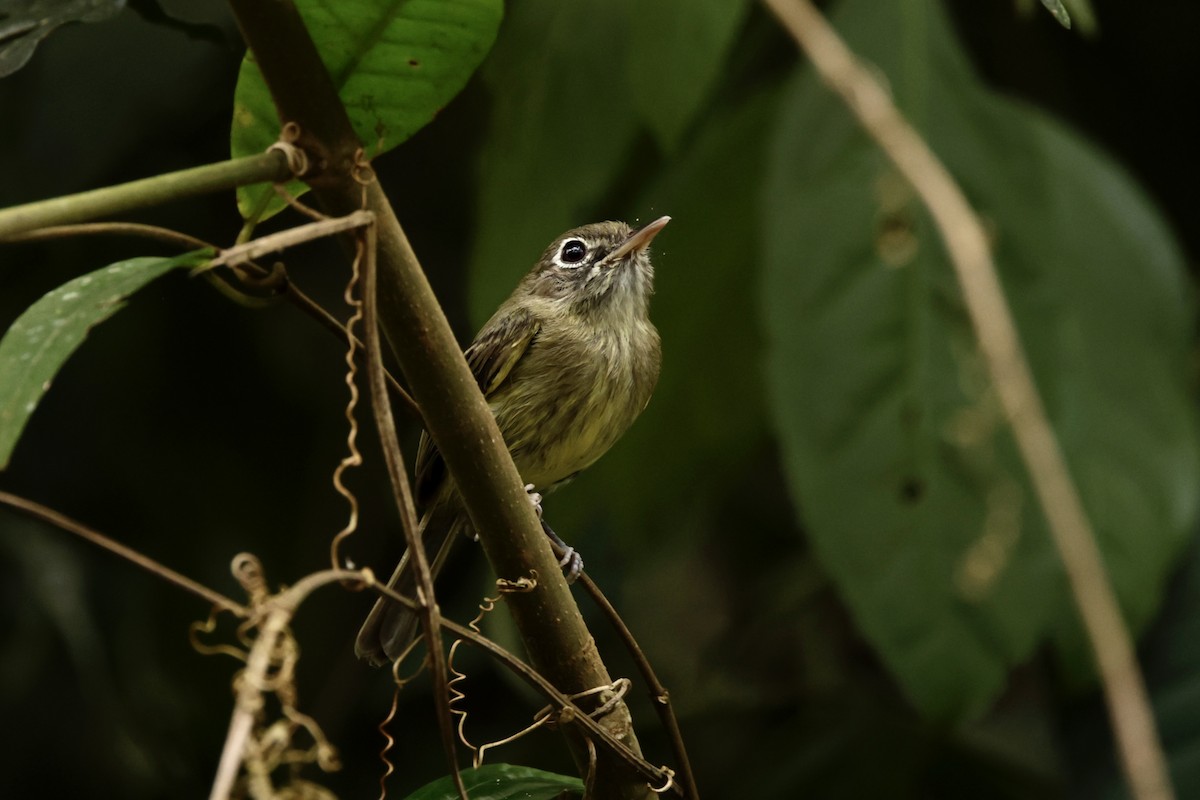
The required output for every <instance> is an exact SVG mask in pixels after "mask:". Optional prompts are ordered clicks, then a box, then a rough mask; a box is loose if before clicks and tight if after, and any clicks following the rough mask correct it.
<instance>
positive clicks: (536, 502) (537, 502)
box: [525, 483, 542, 519]
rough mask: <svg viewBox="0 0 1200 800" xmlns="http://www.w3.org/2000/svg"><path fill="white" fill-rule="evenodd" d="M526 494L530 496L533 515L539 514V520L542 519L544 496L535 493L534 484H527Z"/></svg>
mask: <svg viewBox="0 0 1200 800" xmlns="http://www.w3.org/2000/svg"><path fill="white" fill-rule="evenodd" d="M525 494H527V495H529V502H530V503H533V513H535V514H537V518H538V519H541V518H542V495H541V494H540V493H538V492H535V491H534V486H533V484H532V483H527V484H525Z"/></svg>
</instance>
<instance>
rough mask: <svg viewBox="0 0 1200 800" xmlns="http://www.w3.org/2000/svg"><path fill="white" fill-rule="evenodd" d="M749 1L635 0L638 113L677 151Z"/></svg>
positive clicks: (632, 35)
mask: <svg viewBox="0 0 1200 800" xmlns="http://www.w3.org/2000/svg"><path fill="white" fill-rule="evenodd" d="M746 5H747V4H746V2H745V0H651V2H646V1H645V0H630V2H629V4H628V9H629V10H628V14H629V28H630V30H629V60H628V64H627V68H628V71H629V85H630V87H631V88H632V90H633V98H634V104H635V106H636V107H637V110H638V113H639V114H641V116H642V118H643V119H644V120H645V121H646V122H647V124H649V126H650V129H651V130H652V131H653V132H654V135H655V136H656V137H658V141H659V143H660V144H661V145H662V147H663V149H665V150H668V151H673V150H675V148H676V147H677V146H678V144H679V140H680V137H682V136H683V133H684V131H685V130H686V129H687V126H688V124H689V123H690V122H691V121H692V118H693V117H694V116H695V115H696V112H697V111H699V110H700V107H701V105H702V104H703V103H704V101H705V100H706V99H707V97H708V94H709V92H710V91H711V90H712V88H713V86H714V84H715V83H716V81H717V78H718V77H719V76H720V72H721V66H722V65H723V64H724V62H725V55H726V53H727V52H728V50H729V48H730V46H731V45H732V44H733V40H734V37H735V36H737V32H738V29H739V28H740V27H741V22H742V19H743V18H744V17H745V13H746Z"/></svg>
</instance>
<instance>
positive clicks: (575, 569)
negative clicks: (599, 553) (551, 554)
mask: <svg viewBox="0 0 1200 800" xmlns="http://www.w3.org/2000/svg"><path fill="white" fill-rule="evenodd" d="M558 565H559V566H560V567H562V571H563V577H564V578H566V579H567V584H568V585H569V584H572V583H574V582H575V581H577V580H579V576H580V575H582V574H583V556H581V555H579V553H578V552H577V551H576V550H575V548H574V547H568V548H567V551H566V552H565V553H563V557H562V558H560V559H559V560H558Z"/></svg>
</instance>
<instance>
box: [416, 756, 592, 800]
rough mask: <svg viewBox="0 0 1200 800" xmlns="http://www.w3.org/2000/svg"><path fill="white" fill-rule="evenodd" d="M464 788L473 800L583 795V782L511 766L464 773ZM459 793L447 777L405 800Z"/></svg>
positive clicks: (448, 799)
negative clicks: (567, 793)
mask: <svg viewBox="0 0 1200 800" xmlns="http://www.w3.org/2000/svg"><path fill="white" fill-rule="evenodd" d="M462 777H463V785H464V786H465V787H466V789H467V792H468V794H469V795H470V796H471V797H473V798H475V799H476V800H555V798H558V797H561V796H562V793H563V792H567V791H570V792H574V793H575V794H580V793H582V792H583V781H581V780H579V779H578V778H565V777H563V776H561V775H554V774H552V773H549V772H542V771H541V770H536V769H528V768H526V767H518V766H514V765H512V764H492V765H487V766H482V767H479V768H478V769H468V770H463V776H462ZM457 797H458V790H457V789H455V787H454V782H453V781H452V780H451V778H450V776H446V777H445V778H439V779H438V780H436V781H434V782H433V783H431V784H429V785H428V786H423V787H421V788H420V789H418V790H417V791H415V792H413V793H412V794H410V795H409V796H408V800H455V798H457Z"/></svg>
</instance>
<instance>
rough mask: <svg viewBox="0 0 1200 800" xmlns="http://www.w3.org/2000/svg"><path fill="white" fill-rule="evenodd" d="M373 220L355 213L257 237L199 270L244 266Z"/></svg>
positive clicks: (367, 213) (366, 214)
mask: <svg viewBox="0 0 1200 800" xmlns="http://www.w3.org/2000/svg"><path fill="white" fill-rule="evenodd" d="M372 219H373V217H372V215H371V214H370V213H369V212H366V211H354V212H351V213H350V214H347V215H346V216H344V217H336V218H334V219H325V220H321V221H319V222H309V223H308V224H306V225H299V226H297V227H295V228H288V229H287V230H283V231H280V232H279V233H272V234H271V235H269V236H260V237H259V238H257V239H251V240H250V241H248V242H246V243H245V244H239V245H234V246H233V247H230V248H229V249H227V250H222V251H221V252H220V254H218V255H217V257H216V258H214V259H212V260H211V261H208V262H206V263H205V264H204V265H203V266H202V267H200V269H203V270H208V269H212V268H214V267H221V266H226V265H228V266H233V265H238V264H244V263H246V262H247V261H253V260H254V259H256V258H262V257H263V256H265V255H267V254H269V253H278V252H280V251H281V250H286V249H287V248H289V247H295V246H296V245H298V244H303V243H305V242H311V241H312V240H313V239H321V238H324V237H326V236H333V235H335V234H339V233H344V232H346V231H350V230H354V229H356V228H361V227H363V226H366V225H370V224H371V221H372Z"/></svg>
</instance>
